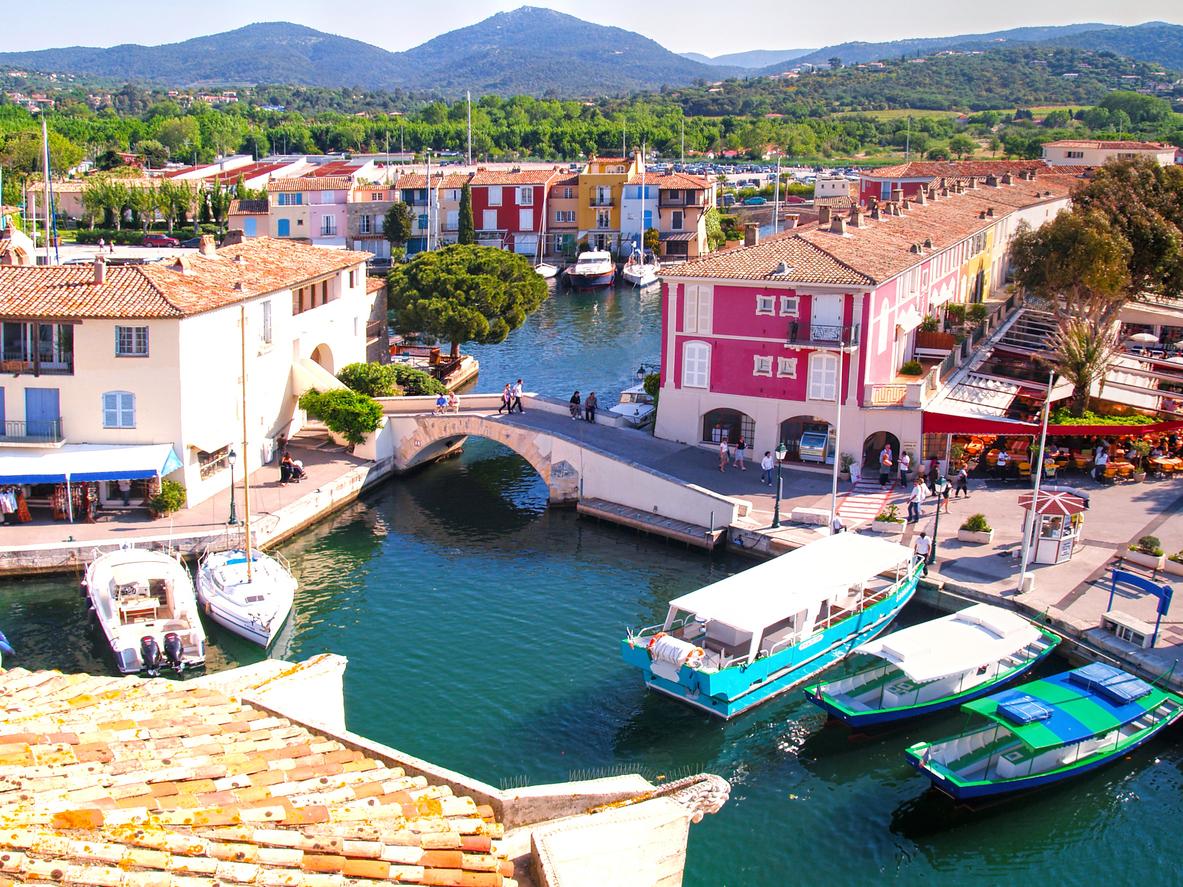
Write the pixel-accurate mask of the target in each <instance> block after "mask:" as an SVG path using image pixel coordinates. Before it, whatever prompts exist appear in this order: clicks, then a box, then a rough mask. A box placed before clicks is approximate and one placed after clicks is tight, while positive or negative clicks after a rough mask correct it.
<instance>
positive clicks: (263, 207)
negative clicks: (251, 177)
mask: <svg viewBox="0 0 1183 887" xmlns="http://www.w3.org/2000/svg"><path fill="white" fill-rule="evenodd" d="M269 212H271V201H270V200H268V199H267V198H266V197H264V198H262V199H250V200H239V199H238V198H237V197H236V198H234V199H233V200H231V201H230V215H232V216H265V215H267V214H268V213H269Z"/></svg>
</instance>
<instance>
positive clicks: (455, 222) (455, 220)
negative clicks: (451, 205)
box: [447, 209, 460, 231]
mask: <svg viewBox="0 0 1183 887" xmlns="http://www.w3.org/2000/svg"><path fill="white" fill-rule="evenodd" d="M447 230H448V231H458V230H460V210H458V209H450V210H448V227H447Z"/></svg>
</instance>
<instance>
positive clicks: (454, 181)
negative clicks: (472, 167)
mask: <svg viewBox="0 0 1183 887" xmlns="http://www.w3.org/2000/svg"><path fill="white" fill-rule="evenodd" d="M471 180H472V174H471V173H467V172H450V173H448V174H447V175H446V176H444V177H443V179H442V180H441V179H435V178H433V179H432V181H433V183H434V187H439V188H443V189H444V190H449V189H451V190H456V191H459V190H460V189H461V188H463V187H464V186H465V185H467V184H468V183H469V182H470V181H471Z"/></svg>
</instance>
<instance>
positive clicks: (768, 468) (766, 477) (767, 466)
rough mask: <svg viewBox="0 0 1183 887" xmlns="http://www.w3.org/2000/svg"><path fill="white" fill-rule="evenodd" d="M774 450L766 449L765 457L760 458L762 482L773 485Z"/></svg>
mask: <svg viewBox="0 0 1183 887" xmlns="http://www.w3.org/2000/svg"><path fill="white" fill-rule="evenodd" d="M772 466H773V461H772V451H771V450H765V451H764V458H763V459H761V460H760V470H761V474H760V483H762V484H768V486H772Z"/></svg>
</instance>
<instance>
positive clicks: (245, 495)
mask: <svg viewBox="0 0 1183 887" xmlns="http://www.w3.org/2000/svg"><path fill="white" fill-rule="evenodd" d="M239 311H240V316H239V324H238V325H239V327H240V329H241V333H242V502H243V516H244V517H245V518H246V520H245V523H244V527H245V528H246V532H245V533H244V534H243V535H244V536H246V581H247V582H250V581H251V467H250V461H251V460H250V456H249V455H248V451H247V443H246V304H245V303H244V304H243V305H240V306H239Z"/></svg>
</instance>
